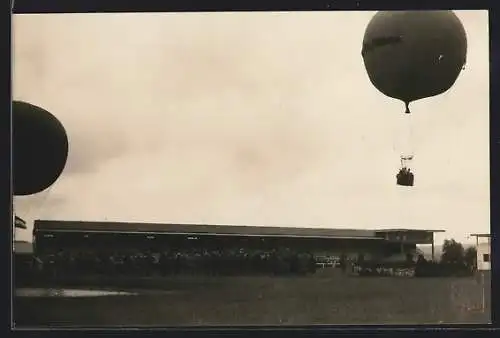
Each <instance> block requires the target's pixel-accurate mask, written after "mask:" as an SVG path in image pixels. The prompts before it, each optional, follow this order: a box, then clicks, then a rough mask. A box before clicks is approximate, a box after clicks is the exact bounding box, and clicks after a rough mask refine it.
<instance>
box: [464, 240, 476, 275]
mask: <svg viewBox="0 0 500 338" xmlns="http://www.w3.org/2000/svg"><path fill="white" fill-rule="evenodd" d="M464 261H465V264H466V265H467V267H469V268H470V269H473V270H475V269H476V268H477V249H476V248H475V247H473V246H469V247H468V248H467V249H465V253H464Z"/></svg>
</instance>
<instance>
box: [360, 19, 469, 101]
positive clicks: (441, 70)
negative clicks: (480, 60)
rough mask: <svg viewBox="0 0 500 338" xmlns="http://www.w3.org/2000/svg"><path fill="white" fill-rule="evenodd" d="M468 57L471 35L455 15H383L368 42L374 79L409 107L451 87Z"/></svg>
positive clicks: (367, 57) (366, 60)
mask: <svg viewBox="0 0 500 338" xmlns="http://www.w3.org/2000/svg"><path fill="white" fill-rule="evenodd" d="M466 54H467V37H466V33H465V30H464V27H463V25H462V23H461V22H460V20H459V19H458V17H457V16H456V15H455V13H453V12H452V11H381V12H377V13H376V14H375V15H374V17H373V18H372V19H371V21H370V23H369V24H368V26H367V28H366V31H365V36H364V39H363V50H362V55H363V60H364V64H365V68H366V71H367V73H368V76H369V78H370V81H371V82H372V83H373V85H374V86H375V87H376V88H377V89H378V90H379V91H381V92H382V93H383V94H385V95H387V96H389V97H392V98H396V99H399V100H402V101H404V102H407V103H409V102H412V101H415V100H419V99H422V98H426V97H431V96H435V95H439V94H442V93H444V92H445V91H447V90H448V89H450V88H451V86H452V85H453V84H454V83H455V81H456V79H457V78H458V75H459V74H460V71H461V70H462V68H463V66H464V64H465V61H466Z"/></svg>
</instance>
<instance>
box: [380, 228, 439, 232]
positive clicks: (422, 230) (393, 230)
mask: <svg viewBox="0 0 500 338" xmlns="http://www.w3.org/2000/svg"><path fill="white" fill-rule="evenodd" d="M375 232H446V231H445V230H435V229H425V230H424V229H402V228H399V229H394V228H393V229H377V230H375Z"/></svg>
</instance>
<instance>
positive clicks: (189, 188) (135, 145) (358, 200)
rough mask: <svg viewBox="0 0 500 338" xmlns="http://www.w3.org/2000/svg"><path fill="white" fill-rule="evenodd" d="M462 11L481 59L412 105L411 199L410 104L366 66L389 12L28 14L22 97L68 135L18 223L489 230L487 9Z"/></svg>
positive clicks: (17, 43)
mask: <svg viewBox="0 0 500 338" xmlns="http://www.w3.org/2000/svg"><path fill="white" fill-rule="evenodd" d="M456 13H457V15H458V16H459V17H460V19H461V20H462V23H463V24H464V26H465V29H466V32H467V36H468V46H469V48H468V57H467V66H466V68H465V70H464V71H463V72H462V73H461V74H460V76H459V78H458V80H457V82H456V83H455V85H454V86H453V88H452V89H451V90H450V91H448V92H446V93H445V94H443V95H440V96H437V97H434V98H430V99H425V100H421V101H418V102H416V103H415V104H413V106H412V111H413V137H414V139H413V148H414V151H415V155H416V156H415V161H414V172H415V174H416V181H415V183H416V185H415V186H414V187H413V188H410V189H408V188H403V187H398V186H397V185H396V182H395V174H396V173H397V170H398V166H399V155H400V151H401V143H402V142H401V137H400V136H401V130H402V127H404V125H403V124H402V118H403V114H402V112H403V111H404V106H403V104H402V103H401V102H399V101H397V100H394V99H391V98H388V97H386V96H384V95H383V94H382V93H380V92H379V91H377V90H376V89H375V87H373V85H372V84H371V82H370V81H369V79H368V77H367V75H366V72H365V68H364V65H363V60H362V57H361V43H362V39H363V34H364V29H365V27H366V25H367V24H368V22H369V20H370V18H371V17H372V16H373V14H374V12H292V13H270V12H269V13H264V12H261V13H186V14H175V13H169V14H166V13H154V14H135V13H134V14H57V15H53V14H50V15H47V14H43V15H16V16H14V19H13V25H14V28H13V30H14V40H13V44H14V74H13V90H14V99H18V100H25V101H28V102H30V103H33V104H36V105H40V106H41V107H44V108H45V109H48V110H49V111H51V112H52V113H53V114H54V115H56V116H57V117H58V118H59V119H60V120H61V122H62V123H63V124H64V125H65V127H66V129H67V132H68V134H69V142H70V152H69V158H68V163H67V166H66V168H65V170H64V172H63V174H62V176H61V178H60V179H59V181H57V182H56V183H55V184H54V185H53V187H52V188H50V189H49V190H48V191H45V192H42V193H40V194H38V195H35V196H32V197H22V198H21V197H17V198H16V199H15V208H16V213H17V214H18V215H19V216H21V217H23V218H25V219H26V220H27V221H28V222H29V223H30V226H31V222H32V221H33V219H38V218H43V219H62V220H87V221H99V220H109V221H142V222H176V223H216V224H241V225H267V226H273V225H276V226H279V225H281V226H306V227H313V226H315V227H316V226H317V227H332V228H374V229H376V228H387V227H389V228H390V227H398V228H399V227H404V228H415V229H427V228H430V229H434V228H437V229H444V230H446V231H447V233H446V234H445V235H440V236H438V238H437V241H439V242H440V241H442V240H443V239H444V238H450V237H453V238H455V239H457V240H459V241H466V240H467V235H468V234H470V233H474V232H489V137H488V119H489V116H488V114H489V113H488V112H489V83H488V77H489V55H488V54H489V52H488V44H489V37H488V14H487V12H486V11H463V12H462V11H458V12H456ZM30 230H31V229H30ZM19 237H20V238H21V239H25V240H31V231H28V232H24V233H23V234H22V235H20V236H19Z"/></svg>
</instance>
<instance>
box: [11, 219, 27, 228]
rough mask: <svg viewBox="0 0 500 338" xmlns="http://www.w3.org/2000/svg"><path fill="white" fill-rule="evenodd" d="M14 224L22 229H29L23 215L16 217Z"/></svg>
mask: <svg viewBox="0 0 500 338" xmlns="http://www.w3.org/2000/svg"><path fill="white" fill-rule="evenodd" d="M14 226H15V227H16V228H21V229H28V227H27V226H26V222H25V221H24V220H23V219H22V218H21V217H17V216H16V217H15V220H14Z"/></svg>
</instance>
